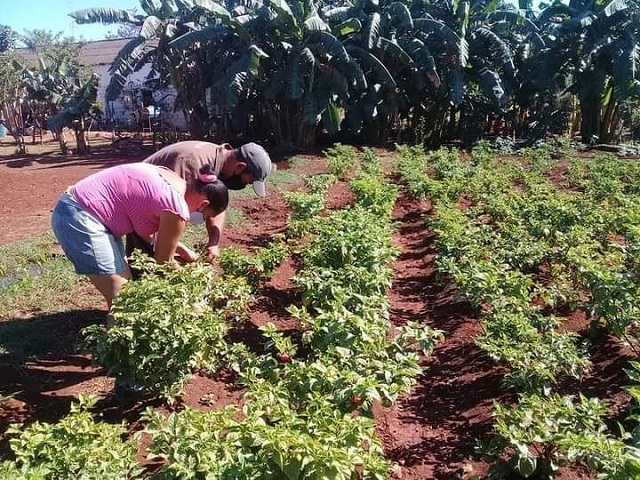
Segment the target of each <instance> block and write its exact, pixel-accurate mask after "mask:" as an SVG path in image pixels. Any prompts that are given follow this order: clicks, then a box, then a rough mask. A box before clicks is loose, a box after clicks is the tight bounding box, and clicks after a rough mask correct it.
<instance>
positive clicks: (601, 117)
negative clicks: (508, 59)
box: [529, 0, 640, 143]
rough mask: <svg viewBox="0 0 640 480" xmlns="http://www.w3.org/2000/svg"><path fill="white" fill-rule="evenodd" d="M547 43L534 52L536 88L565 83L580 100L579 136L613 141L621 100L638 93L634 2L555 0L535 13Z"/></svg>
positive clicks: (637, 27) (637, 28)
mask: <svg viewBox="0 0 640 480" xmlns="http://www.w3.org/2000/svg"><path fill="white" fill-rule="evenodd" d="M537 22H538V24H539V25H540V28H541V29H542V30H543V38H544V40H545V43H546V45H547V48H546V49H544V50H542V51H540V54H539V55H538V56H536V57H535V58H532V60H531V65H530V67H529V70H530V71H532V72H537V74H535V75H532V76H531V77H530V78H531V81H532V82H533V83H534V87H535V88H536V89H541V88H545V87H548V86H549V85H550V84H556V85H558V84H560V85H566V86H567V87H566V89H565V92H567V93H571V94H575V95H576V96H577V98H578V100H579V113H580V117H579V120H580V121H579V124H580V127H579V128H580V135H581V138H582V139H583V141H585V142H588V141H600V142H605V143H607V142H611V141H615V140H616V139H617V136H618V133H619V131H618V128H617V127H618V126H619V123H620V103H621V102H623V101H625V100H627V99H630V98H637V97H638V95H640V78H639V77H638V73H637V70H638V62H639V60H640V56H639V53H638V52H640V43H639V40H638V32H639V31H640V23H639V18H638V4H637V3H636V2H634V1H633V0H612V1H609V2H595V1H585V0H572V1H570V2H569V4H568V5H566V4H563V3H560V2H556V3H553V4H552V5H550V6H548V7H547V8H545V9H544V10H542V12H541V13H540V15H539V18H538V19H537Z"/></svg>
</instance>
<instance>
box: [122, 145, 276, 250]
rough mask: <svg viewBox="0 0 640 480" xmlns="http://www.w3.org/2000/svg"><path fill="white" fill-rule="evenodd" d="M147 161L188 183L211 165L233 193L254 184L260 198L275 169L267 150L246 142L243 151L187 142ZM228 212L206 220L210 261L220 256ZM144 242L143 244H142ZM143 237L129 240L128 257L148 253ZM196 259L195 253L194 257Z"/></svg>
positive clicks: (150, 157) (195, 221) (161, 151)
mask: <svg viewBox="0 0 640 480" xmlns="http://www.w3.org/2000/svg"><path fill="white" fill-rule="evenodd" d="M144 162H146V163H151V164H154V165H158V166H162V167H166V168H168V169H170V170H173V171H174V172H176V173H177V174H178V175H180V177H182V178H183V179H185V180H186V181H187V182H189V181H190V180H191V179H193V178H197V177H198V172H199V171H200V167H202V166H203V165H205V164H210V165H211V166H212V171H213V173H214V174H216V175H217V176H218V178H219V179H220V180H222V182H223V183H224V184H225V185H226V186H227V188H229V189H231V190H241V189H243V188H244V187H245V186H247V185H249V184H253V190H254V192H255V193H256V195H257V196H259V197H264V196H265V195H266V190H265V183H264V182H265V180H266V178H267V177H268V176H269V173H271V170H272V169H273V164H272V162H271V158H270V157H269V154H268V153H267V151H266V150H265V149H264V148H262V147H261V146H260V145H258V144H255V143H246V144H244V145H242V146H241V147H240V148H233V147H232V146H231V145H229V144H228V143H223V144H222V145H218V144H215V143H210V142H203V141H199V140H187V141H184V142H178V143H174V144H172V145H168V146H166V147H164V148H161V149H160V150H158V151H157V152H155V153H154V154H152V155H150V156H149V157H147V158H146V159H145V160H144ZM225 218H226V215H225V212H222V213H221V214H219V215H217V216H215V217H208V218H204V222H205V225H206V228H207V234H208V236H209V240H208V242H207V246H206V256H207V261H209V262H211V261H213V260H214V259H216V258H217V257H218V256H219V255H220V247H219V245H220V239H221V236H222V229H223V227H224V222H225ZM202 220H203V218H202V215H201V214H200V218H198V215H195V216H193V217H192V221H193V222H194V223H198V222H200V221H202ZM141 241H142V242H143V243H141ZM144 243H146V242H144V240H143V239H140V238H129V237H128V238H127V254H130V253H131V251H133V249H134V248H141V249H142V250H143V251H147V252H148V250H149V248H148V244H147V245H144ZM192 260H195V254H194V258H192Z"/></svg>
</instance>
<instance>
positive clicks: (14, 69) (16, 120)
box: [0, 52, 26, 154]
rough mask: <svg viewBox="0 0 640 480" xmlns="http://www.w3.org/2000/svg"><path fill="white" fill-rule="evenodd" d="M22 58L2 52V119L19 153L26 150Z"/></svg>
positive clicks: (0, 87) (0, 76)
mask: <svg viewBox="0 0 640 480" xmlns="http://www.w3.org/2000/svg"><path fill="white" fill-rule="evenodd" d="M20 60H21V59H20V58H19V57H18V56H17V55H16V54H15V53H12V52H2V53H0V120H2V123H3V124H4V126H5V127H6V128H7V130H8V131H9V134H10V135H11V136H12V137H13V138H14V140H15V142H16V146H17V151H18V153H21V154H23V153H25V152H26V145H25V141H24V122H23V117H22V102H23V100H24V97H25V92H24V88H23V86H22V78H21V76H20V73H19V72H20V69H21V68H22V66H21V64H20Z"/></svg>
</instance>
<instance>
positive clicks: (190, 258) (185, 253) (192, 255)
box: [179, 247, 198, 263]
mask: <svg viewBox="0 0 640 480" xmlns="http://www.w3.org/2000/svg"><path fill="white" fill-rule="evenodd" d="M179 257H180V258H181V259H182V260H184V261H185V262H187V263H192V262H195V261H196V260H198V254H197V253H196V252H194V251H193V250H191V249H190V248H187V247H184V248H183V249H182V250H181V251H180V253H179Z"/></svg>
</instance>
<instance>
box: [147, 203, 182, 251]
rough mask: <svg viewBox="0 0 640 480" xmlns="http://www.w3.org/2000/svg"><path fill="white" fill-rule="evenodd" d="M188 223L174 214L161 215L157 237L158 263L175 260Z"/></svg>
mask: <svg viewBox="0 0 640 480" xmlns="http://www.w3.org/2000/svg"><path fill="white" fill-rule="evenodd" d="M186 224H187V222H185V221H184V219H182V218H180V217H179V216H178V215H176V214H175V213H173V212H169V211H166V210H165V211H164V212H162V213H160V226H159V227H158V234H157V235H156V251H155V255H154V257H155V259H156V262H158V263H164V262H167V261H169V260H173V257H174V256H175V254H176V249H177V247H178V244H179V243H180V236H181V235H182V232H184V229H185V226H186Z"/></svg>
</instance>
